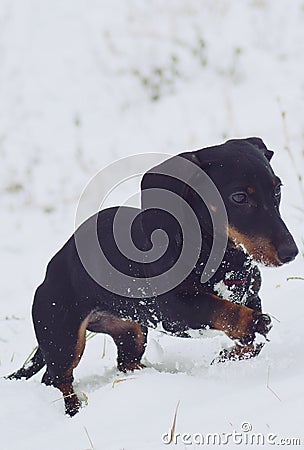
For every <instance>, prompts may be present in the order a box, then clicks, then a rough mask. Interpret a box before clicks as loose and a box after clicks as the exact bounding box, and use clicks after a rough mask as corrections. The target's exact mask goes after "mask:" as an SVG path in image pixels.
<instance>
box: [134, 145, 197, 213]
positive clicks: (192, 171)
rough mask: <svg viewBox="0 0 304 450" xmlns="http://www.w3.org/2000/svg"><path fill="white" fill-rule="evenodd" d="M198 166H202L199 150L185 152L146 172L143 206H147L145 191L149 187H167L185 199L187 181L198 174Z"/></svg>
mask: <svg viewBox="0 0 304 450" xmlns="http://www.w3.org/2000/svg"><path fill="white" fill-rule="evenodd" d="M191 163H192V164H191ZM197 166H198V167H201V162H200V159H199V158H198V155H197V152H185V153H181V154H179V155H177V156H173V157H172V158H169V159H167V160H166V161H164V162H162V163H161V164H159V165H158V166H155V167H153V168H152V169H150V170H149V171H148V172H146V173H145V175H144V176H143V178H142V181H141V201H142V208H145V207H146V206H147V205H146V204H145V193H144V191H145V190H147V189H165V190H168V191H171V192H173V193H175V194H177V195H179V196H180V197H182V198H184V199H185V198H186V197H187V194H188V190H189V185H188V184H187V181H188V182H190V180H191V179H192V178H193V177H194V176H195V175H196V174H197Z"/></svg>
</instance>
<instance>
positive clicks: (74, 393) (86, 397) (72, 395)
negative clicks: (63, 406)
mask: <svg viewBox="0 0 304 450" xmlns="http://www.w3.org/2000/svg"><path fill="white" fill-rule="evenodd" d="M74 395H77V392H73V393H72V394H67V395H63V396H62V397H60V398H56V400H53V401H52V403H56V402H59V400H62V399H63V398H69V397H74ZM81 395H83V398H84V400H85V402H86V404H88V402H89V397H88V396H87V394H85V393H84V392H81Z"/></svg>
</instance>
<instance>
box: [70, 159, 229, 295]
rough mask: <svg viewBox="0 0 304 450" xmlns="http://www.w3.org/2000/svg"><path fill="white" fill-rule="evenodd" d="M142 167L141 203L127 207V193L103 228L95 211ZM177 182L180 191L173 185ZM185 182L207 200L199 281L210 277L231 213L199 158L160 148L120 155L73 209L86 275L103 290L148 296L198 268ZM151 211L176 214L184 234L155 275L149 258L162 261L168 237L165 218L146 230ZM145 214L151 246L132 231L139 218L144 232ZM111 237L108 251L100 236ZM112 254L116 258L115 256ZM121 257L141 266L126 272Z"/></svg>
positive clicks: (194, 220)
mask: <svg viewBox="0 0 304 450" xmlns="http://www.w3.org/2000/svg"><path fill="white" fill-rule="evenodd" d="M194 159H195V157H194ZM151 168H152V169H151ZM147 172H148V174H149V177H150V178H149V182H148V183H147V186H146V187H145V189H144V190H143V191H142V192H141V208H131V207H127V206H125V205H126V204H128V202H130V198H132V197H133V196H131V197H130V196H129V197H128V198H126V199H125V201H124V202H123V205H121V206H120V207H117V208H116V209H115V210H113V215H111V217H110V218H109V217H108V218H107V220H110V221H112V222H111V236H109V235H107V234H106V232H105V231H103V229H104V228H103V222H102V218H101V219H100V220H99V217H98V214H96V212H97V211H100V209H102V206H103V203H104V201H105V199H106V198H107V196H108V195H109V193H111V192H112V191H113V190H114V189H115V188H117V187H118V186H120V187H121V185H122V184H123V183H124V182H126V181H128V180H130V179H132V178H135V177H138V176H143V175H145V174H147ZM146 177H147V175H146ZM145 179H147V178H144V180H145ZM164 180H166V182H164ZM168 180H170V182H168ZM176 185H178V186H179V190H176V188H175V187H176ZM181 186H182V187H181ZM183 187H184V188H183ZM171 188H172V189H171ZM190 188H191V190H192V192H195V194H196V196H197V197H199V198H200V200H201V201H202V202H203V204H204V205H205V206H206V207H207V210H208V212H209V214H210V217H211V222H212V235H213V236H212V237H213V240H212V246H211V251H210V254H209V257H208V260H207V262H206V264H205V266H204V267H202V268H201V270H202V273H201V282H202V283H205V282H207V281H208V280H209V279H210V278H211V277H212V275H213V274H214V272H215V271H216V270H217V269H218V267H219V265H220V263H221V262H222V259H223V256H224V253H225V250H226V246H227V227H228V219H227V213H226V209H225V205H224V203H223V200H222V197H221V195H220V193H219V191H218V190H217V188H216V186H215V184H214V183H213V181H212V180H211V179H210V177H209V176H208V175H207V174H206V173H205V172H204V171H203V170H202V169H201V167H200V166H199V164H197V160H196V161H194V160H193V161H191V160H188V159H186V158H183V157H180V156H175V157H172V155H168V154H160V153H145V154H138V155H133V156H129V157H126V158H122V159H119V160H117V161H115V162H114V163H112V164H110V165H108V166H107V167H105V168H103V169H102V170H100V171H99V172H98V173H97V174H96V175H95V176H94V177H93V178H92V179H91V180H90V181H89V183H88V184H87V186H86V188H85V189H84V191H83V193H82V195H81V198H80V200H79V203H78V207H77V211H76V217H75V230H76V231H75V243H76V248H77V252H78V256H79V258H80V260H81V262H82V265H83V267H84V268H85V270H86V271H87V273H88V274H89V275H90V277H91V278H92V279H93V280H94V281H95V282H96V283H98V284H99V285H100V286H102V287H103V288H105V289H107V290H108V291H110V292H113V293H115V294H117V295H121V296H125V297H139V298H143V297H151V296H154V295H160V294H164V293H166V292H168V291H170V290H171V289H173V288H174V287H176V286H177V285H179V284H180V283H181V282H182V281H183V280H184V279H185V278H186V277H187V276H188V275H189V274H190V272H191V271H192V270H193V268H194V267H195V264H196V263H197V261H198V258H199V255H200V252H201V249H202V244H203V239H204V236H202V233H201V227H200V222H199V219H198V217H197V215H196V212H195V211H194V210H193V209H192V207H191V205H189V204H188V202H187V194H186V193H187V192H188V190H189V189H190ZM135 195H136V194H135ZM137 195H138V193H137ZM152 210H154V211H155V210H162V211H164V212H165V213H168V214H169V215H170V216H171V217H173V218H174V220H175V221H176V223H178V226H179V229H180V230H181V235H182V245H181V246H180V247H179V250H180V254H179V255H178V258H176V260H175V261H174V262H173V264H172V265H171V266H170V267H167V266H166V270H164V272H161V273H157V274H156V275H155V274H153V275H150V272H149V265H151V264H153V263H154V266H155V264H157V263H158V262H159V261H161V258H162V257H163V256H164V255H165V254H166V252H167V249H168V246H169V245H172V242H171V243H170V238H171V236H170V233H168V230H166V229H165V227H164V226H163V225H164V224H163V223H157V226H156V228H155V229H153V230H150V219H149V217H150V216H149V215H148V214H149V212H151V211H152ZM109 214H110V213H109ZM145 217H147V219H145ZM161 217H165V216H161ZM88 218H89V219H88ZM145 220H146V221H147V222H148V229H149V234H150V236H148V237H147V239H149V240H150V242H151V248H150V249H149V250H142V249H139V248H138V247H137V246H136V244H135V243H134V239H133V235H132V232H133V231H134V230H133V226H134V224H135V223H137V226H138V223H139V222H140V223H141V224H142V226H141V228H140V229H139V228H137V230H138V229H139V230H140V231H138V234H140V233H141V232H142V233H143V236H144V235H145ZM107 230H108V228H107ZM103 233H105V234H104V235H103ZM112 237H113V238H114V241H113V243H112V244H113V246H112V247H111V251H108V252H106V251H105V250H104V247H103V245H102V242H103V241H104V242H106V241H108V240H109V239H110V240H111V239H112ZM111 242H112V241H111ZM114 246H115V251H114ZM116 250H118V254H119V258H118V257H117V251H116ZM114 253H115V255H116V256H115V257H113V256H112V255H113V254H114ZM124 261H126V263H128V266H130V267H131V265H132V263H135V264H138V263H139V264H141V265H142V266H143V267H145V270H144V271H143V273H141V274H140V275H139V276H138V274H137V273H136V271H133V272H132V271H130V273H128V272H127V271H126V270H122V269H121V267H122V266H123V262H124ZM117 263H118V265H117ZM123 267H125V266H123ZM159 267H162V266H161V265H160V266H159Z"/></svg>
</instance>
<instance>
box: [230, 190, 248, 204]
mask: <svg viewBox="0 0 304 450" xmlns="http://www.w3.org/2000/svg"><path fill="white" fill-rule="evenodd" d="M230 199H231V200H232V201H233V202H234V203H239V204H240V203H248V196H247V194H246V192H235V193H234V194H231V195H230Z"/></svg>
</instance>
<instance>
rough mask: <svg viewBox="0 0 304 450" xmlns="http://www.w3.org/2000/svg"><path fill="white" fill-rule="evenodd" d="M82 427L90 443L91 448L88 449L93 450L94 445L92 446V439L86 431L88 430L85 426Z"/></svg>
mask: <svg viewBox="0 0 304 450" xmlns="http://www.w3.org/2000/svg"><path fill="white" fill-rule="evenodd" d="M83 428H84V431H85V432H86V435H87V437H88V439H89V442H90V445H91V449H90V450H95V447H94V445H93V442H92V439H91V438H90V435H89V433H88V430H87V429H86V427H83Z"/></svg>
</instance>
